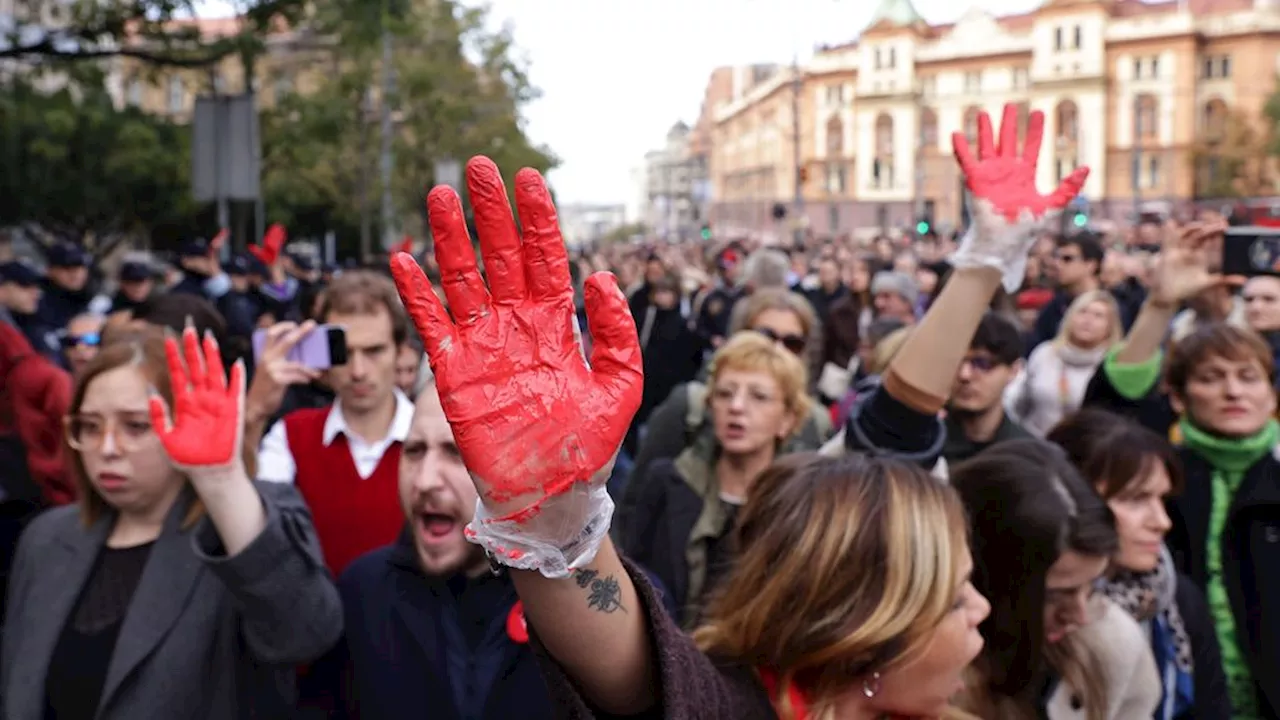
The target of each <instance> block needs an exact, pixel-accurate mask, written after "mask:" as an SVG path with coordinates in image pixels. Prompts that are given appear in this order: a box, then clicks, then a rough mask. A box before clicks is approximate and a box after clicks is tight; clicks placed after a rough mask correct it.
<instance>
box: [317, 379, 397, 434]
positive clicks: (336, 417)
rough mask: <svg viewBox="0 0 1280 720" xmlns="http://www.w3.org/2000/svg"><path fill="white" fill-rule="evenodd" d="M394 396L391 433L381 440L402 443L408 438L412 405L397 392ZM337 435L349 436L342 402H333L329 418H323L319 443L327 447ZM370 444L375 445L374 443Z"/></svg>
mask: <svg viewBox="0 0 1280 720" xmlns="http://www.w3.org/2000/svg"><path fill="white" fill-rule="evenodd" d="M395 396H396V414H395V416H394V417H393V418H391V431H390V432H389V433H387V437H385V438H382V440H383V441H386V440H392V441H396V442H404V440H405V438H407V437H409V427H410V426H412V425H413V403H412V402H410V401H409V398H407V397H405V395H404V393H402V392H400V391H399V390H396V391H395ZM339 433H341V434H343V435H350V434H351V432H350V430H349V429H348V427H347V418H346V416H344V415H343V414H342V401H341V400H334V401H333V409H332V410H330V411H329V417H327V418H325V421H324V433H323V434H322V435H321V436H320V437H321V441H322V442H323V443H324V444H325V446H326V447H328V446H329V445H330V444H332V443H333V441H334V439H335V438H337V437H338V434H339ZM372 444H376V442H375V443H372Z"/></svg>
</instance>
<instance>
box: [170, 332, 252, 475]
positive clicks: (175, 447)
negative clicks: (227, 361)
mask: <svg viewBox="0 0 1280 720" xmlns="http://www.w3.org/2000/svg"><path fill="white" fill-rule="evenodd" d="M165 354H166V355H167V356H168V360H169V378H170V382H171V383H172V385H173V419H172V422H170V420H169V414H168V412H167V409H166V407H165V402H164V400H163V399H161V398H160V397H157V396H152V398H151V424H152V426H153V427H154V428H155V431H156V434H157V435H159V436H160V442H161V443H162V444H163V445H164V449H165V452H167V453H169V458H170V460H172V461H173V464H175V465H177V466H178V467H181V468H183V469H184V470H186V471H187V472H188V473H189V474H191V475H192V476H193V479H197V478H196V476H197V475H200V474H208V473H210V472H212V471H223V470H227V469H230V468H233V467H235V466H236V465H237V464H238V463H240V462H241V458H240V444H241V435H242V432H243V426H244V363H243V362H236V364H235V365H233V366H231V379H230V381H228V379H227V374H226V372H225V371H224V370H223V368H222V356H221V355H220V354H219V352H218V343H217V341H216V340H214V339H213V336H212V335H206V336H205V338H204V347H203V351H202V349H201V343H200V340H199V338H198V337H197V336H196V331H195V330H194V329H192V328H187V329H186V330H185V331H183V333H182V348H181V349H179V348H178V341H177V339H175V338H168V339H167V340H165ZM184 356H185V366H184V362H183V361H184Z"/></svg>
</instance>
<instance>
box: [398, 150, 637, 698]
mask: <svg viewBox="0 0 1280 720" xmlns="http://www.w3.org/2000/svg"><path fill="white" fill-rule="evenodd" d="M467 187H468V189H469V191H470V196H471V202H472V205H473V207H474V209H475V223H476V229H477V232H478V234H479V236H480V237H479V240H480V251H481V254H482V255H483V258H484V266H485V269H486V273H487V275H488V279H489V286H488V288H486V286H485V282H484V279H482V278H481V276H480V272H479V270H478V269H477V266H476V258H475V253H474V251H473V250H472V246H471V241H470V238H469V237H468V236H467V230H466V223H465V219H464V215H463V210H462V204H461V202H460V201H459V198H458V195H457V193H456V192H454V191H453V190H452V189H450V188H448V187H437V188H435V189H434V190H432V191H431V193H430V195H429V196H428V199H427V205H428V211H429V213H428V214H429V217H430V221H431V230H432V234H433V235H434V237H435V241H436V258H437V260H438V261H439V264H440V271H441V277H442V284H443V287H444V293H445V296H446V298H447V300H448V302H449V308H450V311H451V313H452V319H451V318H450V315H449V313H446V311H445V309H444V307H443V306H442V305H441V304H440V300H439V299H438V298H437V297H436V295H435V293H434V292H432V289H431V287H430V284H429V283H428V281H427V279H426V277H425V276H424V275H423V273H422V271H421V269H420V268H419V267H418V265H417V263H416V262H415V261H414V260H413V258H412V257H411V256H409V255H406V254H404V253H400V254H398V255H396V256H395V257H393V258H392V261H391V263H392V265H391V269H392V274H393V275H394V277H395V281H396V286H397V287H398V288H399V290H400V295H401V297H402V298H403V300H404V303H405V307H406V309H407V310H408V312H409V315H410V316H411V317H412V318H413V321H414V324H415V325H416V326H417V329H418V332H419V334H420V335H421V337H422V339H423V343H424V345H425V347H426V351H427V356H428V358H429V359H430V361H431V369H432V371H433V372H434V373H435V377H436V381H437V383H438V386H439V389H440V398H441V401H442V404H443V406H444V411H445V415H446V416H447V417H448V419H449V423H450V425H451V427H452V429H453V434H454V438H455V439H456V441H457V444H458V449H459V452H460V453H461V455H462V459H463V462H465V463H466V466H467V468H468V470H470V471H471V476H472V478H473V480H474V482H475V485H476V489H477V490H478V492H479V495H480V501H479V503H478V505H477V508H476V516H475V520H474V521H473V522H472V523H471V525H469V526H468V528H467V536H468V538H469V539H470V540H471V541H472V542H475V543H477V544H479V545H481V546H482V547H484V548H485V550H486V552H488V554H489V556H490V558H492V560H493V561H494V562H497V563H500V564H502V565H505V566H507V567H508V568H510V569H511V572H512V576H513V578H514V580H515V583H516V588H517V590H518V591H519V594H520V599H521V601H522V602H523V603H524V610H525V615H526V617H527V619H528V621H529V623H530V626H531V628H532V630H533V631H534V633H535V634H536V637H537V638H538V640H539V641H540V642H541V643H542V644H543V645H544V646H545V647H546V649H547V650H548V651H549V652H550V653H551V655H552V656H553V657H554V658H555V659H556V661H558V662H559V664H560V666H561V668H562V669H563V670H564V672H565V673H566V674H567V675H568V676H569V678H570V679H571V680H572V681H573V683H574V685H575V686H576V687H577V688H578V689H579V690H580V691H581V693H582V694H583V696H584V697H585V698H586V699H588V700H589V701H590V703H591V704H592V705H594V706H595V707H596V708H598V709H599V710H601V711H603V712H607V713H610V714H618V715H625V714H633V713H636V712H640V711H643V710H646V709H648V708H649V707H651V706H652V705H653V703H654V701H655V698H654V696H653V689H654V687H655V683H654V682H653V681H652V679H651V677H652V673H653V668H654V657H653V650H652V648H651V647H650V644H649V640H648V632H647V630H646V628H647V622H649V617H648V615H647V613H646V611H645V609H644V607H642V604H641V603H640V602H639V601H638V599H637V595H636V588H635V585H634V584H633V582H632V581H631V578H630V576H629V575H628V574H627V572H626V570H625V569H624V567H623V565H622V563H621V561H620V560H619V558H618V555H617V553H616V552H615V550H614V548H613V545H612V544H611V543H610V542H609V539H608V534H607V533H608V529H609V523H610V519H611V517H612V514H613V503H612V501H611V500H610V499H609V495H608V492H607V491H606V489H605V481H606V479H607V478H608V475H609V470H610V468H611V466H612V464H613V458H614V455H615V453H616V452H617V449H618V447H619V446H620V445H621V443H622V439H623V436H624V435H625V434H626V431H627V427H628V426H629V425H630V423H631V418H632V416H633V415H634V414H635V412H636V409H637V408H638V407H639V405H640V397H641V391H642V383H643V377H642V376H643V362H642V360H641V354H640V348H639V341H638V339H637V337H636V328H635V322H634V320H633V319H632V317H631V313H630V310H629V309H628V306H627V300H626V298H625V297H624V296H623V294H622V292H621V290H619V289H618V285H617V280H616V279H615V278H614V277H613V276H612V275H611V274H608V273H597V274H595V275H592V276H591V277H590V278H588V279H587V281H586V284H585V290H584V299H585V303H586V309H587V315H588V325H589V330H590V332H591V336H592V338H593V339H594V345H593V348H592V353H591V361H590V365H588V363H587V362H586V360H585V358H584V357H583V355H582V351H581V348H580V345H579V343H578V341H577V339H576V338H575V333H574V324H573V319H574V303H573V289H572V285H571V283H570V277H569V259H568V256H567V254H566V252H565V247H564V241H563V239H562V238H561V235H560V230H559V227H558V223H557V220H556V211H555V207H554V205H553V204H552V201H551V196H550V194H549V193H548V192H547V188H546V186H545V184H544V182H543V180H542V177H541V176H540V175H538V174H537V173H536V172H534V171H532V170H522V171H521V172H520V174H518V175H517V177H516V204H517V208H518V210H519V213H520V221H521V224H522V226H523V238H522V237H521V235H520V233H518V232H517V230H516V225H515V221H514V219H513V218H512V215H511V209H510V206H509V205H508V204H507V193H506V188H505V187H504V185H503V182H502V178H501V175H500V174H499V172H498V168H497V167H496V166H494V164H493V163H492V162H491V161H489V160H488V159H487V158H474V159H473V160H472V161H471V162H470V163H468V164H467Z"/></svg>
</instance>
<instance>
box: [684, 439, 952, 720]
mask: <svg viewBox="0 0 1280 720" xmlns="http://www.w3.org/2000/svg"><path fill="white" fill-rule="evenodd" d="M735 541H736V543H737V551H738V554H737V561H736V563H735V564H734V568H733V570H732V571H731V572H730V574H729V575H728V576H727V577H726V578H725V579H724V580H723V582H722V583H721V585H720V587H719V588H718V589H717V590H716V591H715V592H713V593H712V595H711V598H710V602H709V603H708V605H707V610H706V615H705V620H704V624H703V625H702V626H701V627H700V628H698V629H697V631H695V633H694V640H695V642H696V643H697V644H698V647H699V648H700V649H702V651H703V652H705V653H706V654H707V655H708V656H710V657H712V658H716V659H719V660H723V661H726V662H734V663H741V664H743V665H749V666H753V667H757V668H767V669H768V670H770V671H771V672H773V673H776V674H777V678H778V686H777V688H776V690H777V696H776V697H775V698H774V700H775V704H776V705H777V712H778V715H779V717H781V718H782V720H792V718H793V717H794V708H792V707H791V705H790V702H789V700H787V698H788V696H789V693H790V690H791V688H792V687H793V686H799V687H801V688H803V690H804V693H805V695H806V697H807V698H808V702H809V703H810V705H811V707H810V708H809V712H810V716H811V717H813V718H815V719H816V720H828V718H830V717H831V716H832V713H833V704H834V703H835V701H836V700H837V699H838V698H839V696H840V695H841V694H843V693H844V692H846V691H847V690H848V689H849V688H850V687H851V686H853V684H854V683H855V682H857V681H858V680H859V679H861V678H865V677H867V676H869V675H870V674H872V673H875V672H886V671H889V670H892V669H894V668H896V667H901V666H902V665H904V664H906V663H909V662H910V661H911V660H913V659H914V658H915V657H917V656H918V655H919V654H920V653H921V652H923V651H924V650H925V649H926V648H927V646H928V644H929V642H930V641H931V639H932V637H933V632H934V629H935V628H936V627H937V626H938V624H939V623H940V622H942V620H943V618H945V617H946V615H947V613H948V612H950V611H951V609H952V606H953V603H954V601H955V591H956V588H957V587H958V586H959V584H960V581H961V579H962V578H961V575H960V573H961V570H962V568H961V565H960V563H961V562H962V559H961V558H962V554H963V552H964V548H966V547H967V542H968V540H967V531H966V525H965V516H964V509H963V507H962V506H961V503H960V500H959V497H958V496H957V495H956V494H955V492H954V491H953V490H952V489H951V488H950V487H948V486H947V485H945V484H943V483H939V482H938V481H937V480H934V479H933V478H932V477H930V476H929V474H928V473H926V472H925V471H924V470H922V469H921V468H919V467H918V466H916V465H913V464H909V463H906V462H902V461H899V460H893V459H886V458H873V457H867V456H864V455H861V454H851V455H848V456H845V457H841V458H821V457H818V456H816V455H809V454H802V455H790V456H788V457H786V458H784V459H783V460H782V461H780V462H779V463H777V464H775V465H774V466H773V467H771V468H770V469H769V470H768V471H766V472H765V473H764V474H762V475H761V476H760V478H759V479H758V480H756V483H755V485H754V486H753V487H752V489H751V493H750V495H749V497H748V498H747V503H746V505H745V506H743V508H742V511H741V515H740V516H739V524H738V528H737V531H736V535H735Z"/></svg>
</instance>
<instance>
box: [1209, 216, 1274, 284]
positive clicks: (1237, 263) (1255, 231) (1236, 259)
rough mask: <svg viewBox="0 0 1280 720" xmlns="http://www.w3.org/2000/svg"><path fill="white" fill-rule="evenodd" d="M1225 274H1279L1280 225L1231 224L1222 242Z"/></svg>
mask: <svg viewBox="0 0 1280 720" xmlns="http://www.w3.org/2000/svg"><path fill="white" fill-rule="evenodd" d="M1222 273H1223V274H1224V275H1244V276H1245V277H1253V276H1255V275H1280V228H1272V227H1260V226H1257V225H1247V226H1243V227H1229V228H1227V231H1226V237H1225V238H1224V239H1223V241H1222Z"/></svg>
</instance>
